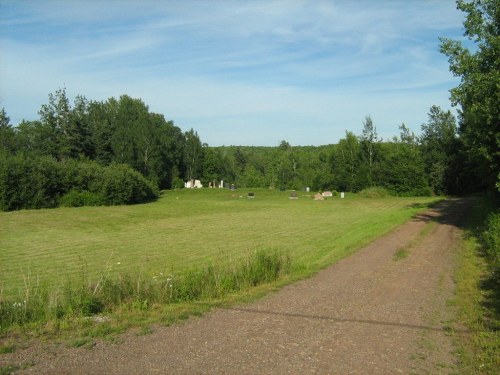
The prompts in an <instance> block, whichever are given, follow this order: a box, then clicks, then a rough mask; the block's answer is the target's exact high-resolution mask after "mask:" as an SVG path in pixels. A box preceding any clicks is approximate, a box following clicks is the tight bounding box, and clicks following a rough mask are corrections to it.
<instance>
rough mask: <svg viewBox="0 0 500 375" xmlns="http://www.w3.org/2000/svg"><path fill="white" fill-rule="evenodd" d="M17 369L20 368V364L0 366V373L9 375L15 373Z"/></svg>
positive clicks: (0, 374)
mask: <svg viewBox="0 0 500 375" xmlns="http://www.w3.org/2000/svg"><path fill="white" fill-rule="evenodd" d="M19 369H21V366H18V365H6V366H0V375H10V374H13V373H15V372H16V371H17V370H19Z"/></svg>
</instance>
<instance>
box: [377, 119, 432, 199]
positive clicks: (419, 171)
mask: <svg viewBox="0 0 500 375" xmlns="http://www.w3.org/2000/svg"><path fill="white" fill-rule="evenodd" d="M399 129H400V132H401V133H400V136H399V138H398V137H394V140H393V142H384V143H381V144H380V145H379V147H380V157H381V159H382V160H381V174H380V185H381V186H383V187H385V188H387V189H388V190H390V191H392V192H394V193H396V194H399V195H428V194H429V189H428V183H427V178H426V171H425V165H424V159H423V156H422V152H421V150H420V148H419V144H418V139H417V137H416V136H415V134H414V133H413V132H412V131H410V129H408V128H407V127H406V125H405V124H402V125H401V126H400V127H399Z"/></svg>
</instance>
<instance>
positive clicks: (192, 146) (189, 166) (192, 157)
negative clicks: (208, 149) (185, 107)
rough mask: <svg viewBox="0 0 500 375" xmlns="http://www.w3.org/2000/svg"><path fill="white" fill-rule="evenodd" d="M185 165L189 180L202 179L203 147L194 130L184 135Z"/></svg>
mask: <svg viewBox="0 0 500 375" xmlns="http://www.w3.org/2000/svg"><path fill="white" fill-rule="evenodd" d="M184 139H185V143H184V164H185V166H186V178H187V179H188V180H191V179H195V178H200V177H201V175H202V167H203V147H202V144H201V141H200V137H199V136H198V133H197V132H195V131H194V130H193V129H191V130H189V131H187V132H185V133H184Z"/></svg>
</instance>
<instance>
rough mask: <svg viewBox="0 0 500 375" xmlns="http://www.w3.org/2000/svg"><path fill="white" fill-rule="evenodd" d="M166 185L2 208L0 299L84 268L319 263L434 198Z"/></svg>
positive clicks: (164, 269) (150, 270)
mask: <svg viewBox="0 0 500 375" xmlns="http://www.w3.org/2000/svg"><path fill="white" fill-rule="evenodd" d="M252 191H254V192H255V199H248V198H247V193H248V190H236V191H234V192H233V191H228V190H222V189H221V190H218V189H203V190H180V191H166V192H164V194H163V196H162V197H161V198H160V199H159V200H158V201H157V202H153V203H149V204H141V205H134V206H116V207H81V208H58V209H48V210H46V209H44V210H27V211H16V212H0V298H1V296H2V294H3V295H4V296H8V295H12V294H21V295H22V292H23V290H24V289H25V283H27V282H29V283H31V284H32V285H34V284H36V283H46V284H48V285H49V286H50V287H54V288H57V287H60V286H62V285H64V283H65V282H66V281H67V280H68V279H72V278H80V277H82V275H83V274H85V275H86V277H88V279H89V280H90V281H92V279H94V280H97V279H98V277H99V275H102V274H103V273H104V274H106V275H108V274H110V275H113V274H119V273H141V274H142V275H144V277H154V275H155V274H160V273H163V274H171V273H179V272H182V271H183V270H185V269H187V268H192V267H203V266H206V265H208V264H210V263H214V262H238V261H239V260H241V259H242V258H245V257H246V256H247V255H248V254H250V253H252V252H255V251H257V250H265V251H275V250H278V251H281V252H284V253H288V254H289V255H290V256H291V259H292V264H295V265H296V266H297V267H301V268H304V267H305V268H309V269H311V270H316V269H318V268H320V267H324V266H326V265H328V264H330V263H332V262H334V261H335V260H336V259H338V258H340V257H342V256H345V254H347V253H349V252H352V251H353V250H355V249H356V248H359V247H360V246H362V245H363V244H366V243H368V242H369V241H371V240H373V239H374V238H376V237H378V236H380V235H382V234H384V233H386V232H388V231H389V230H391V229H392V228H394V227H395V226H397V225H399V224H401V223H403V222H404V221H406V220H407V219H408V218H410V217H411V216H412V215H413V214H414V213H415V212H416V211H417V210H419V209H422V208H423V207H424V206H425V204H427V203H430V202H432V201H433V200H435V199H436V198H420V197H419V198H394V197H390V198H361V197H357V196H354V195H349V194H347V196H346V198H345V199H340V198H338V197H334V198H330V199H328V200H325V201H314V200H313V199H312V196H310V195H309V196H307V195H306V193H299V199H298V200H290V199H289V198H288V196H289V192H276V191H267V190H252Z"/></svg>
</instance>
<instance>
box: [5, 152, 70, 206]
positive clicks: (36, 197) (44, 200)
mask: <svg viewBox="0 0 500 375" xmlns="http://www.w3.org/2000/svg"><path fill="white" fill-rule="evenodd" d="M61 176H62V168H61V165H60V164H59V163H58V162H57V161H56V160H55V159H53V158H52V157H49V156H44V157H38V158H34V157H25V156H23V155H17V156H7V155H2V156H0V209H2V210H4V211H10V210H20V209H29V208H51V207H56V206H57V203H58V200H59V197H60V195H62V194H63V193H64V186H63V183H62V178H61Z"/></svg>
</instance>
